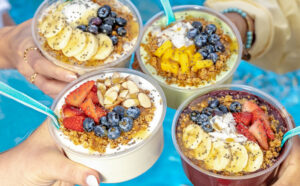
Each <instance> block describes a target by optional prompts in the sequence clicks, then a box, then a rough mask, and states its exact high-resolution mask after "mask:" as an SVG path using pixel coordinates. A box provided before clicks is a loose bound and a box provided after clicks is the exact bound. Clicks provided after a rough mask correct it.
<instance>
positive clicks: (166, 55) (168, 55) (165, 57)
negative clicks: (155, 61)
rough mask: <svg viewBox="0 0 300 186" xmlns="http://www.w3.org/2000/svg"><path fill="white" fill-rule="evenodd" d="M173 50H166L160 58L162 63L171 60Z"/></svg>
mask: <svg viewBox="0 0 300 186" xmlns="http://www.w3.org/2000/svg"><path fill="white" fill-rule="evenodd" d="M173 51H174V50H173V49H172V48H168V49H167V50H166V52H165V53H164V54H163V56H162V58H161V59H162V60H163V61H167V60H169V59H171V57H172V55H173Z"/></svg>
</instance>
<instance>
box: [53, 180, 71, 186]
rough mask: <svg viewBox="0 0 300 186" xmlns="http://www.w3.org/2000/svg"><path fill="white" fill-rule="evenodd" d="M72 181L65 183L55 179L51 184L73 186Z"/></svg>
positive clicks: (54, 185)
mask: <svg viewBox="0 0 300 186" xmlns="http://www.w3.org/2000/svg"><path fill="white" fill-rule="evenodd" d="M73 185H74V184H72V183H67V182H63V181H56V182H55V183H54V184H53V185H52V186H73Z"/></svg>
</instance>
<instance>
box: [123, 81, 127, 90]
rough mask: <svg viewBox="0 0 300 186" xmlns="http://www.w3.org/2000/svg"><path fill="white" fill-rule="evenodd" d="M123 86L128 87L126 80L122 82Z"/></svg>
mask: <svg viewBox="0 0 300 186" xmlns="http://www.w3.org/2000/svg"><path fill="white" fill-rule="evenodd" d="M122 87H123V88H125V89H128V86H127V81H125V82H124V83H122Z"/></svg>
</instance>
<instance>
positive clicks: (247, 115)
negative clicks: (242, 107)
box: [232, 112, 252, 126]
mask: <svg viewBox="0 0 300 186" xmlns="http://www.w3.org/2000/svg"><path fill="white" fill-rule="evenodd" d="M232 115H233V117H234V120H235V122H236V123H237V124H244V125H246V126H249V125H250V124H251V121H252V113H251V112H234V113H232Z"/></svg>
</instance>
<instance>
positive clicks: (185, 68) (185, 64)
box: [179, 53, 190, 74]
mask: <svg viewBox="0 0 300 186" xmlns="http://www.w3.org/2000/svg"><path fill="white" fill-rule="evenodd" d="M179 63H180V67H181V73H183V74H186V73H189V69H190V63H189V57H188V55H187V54H185V53H181V54H180V61H179Z"/></svg>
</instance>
